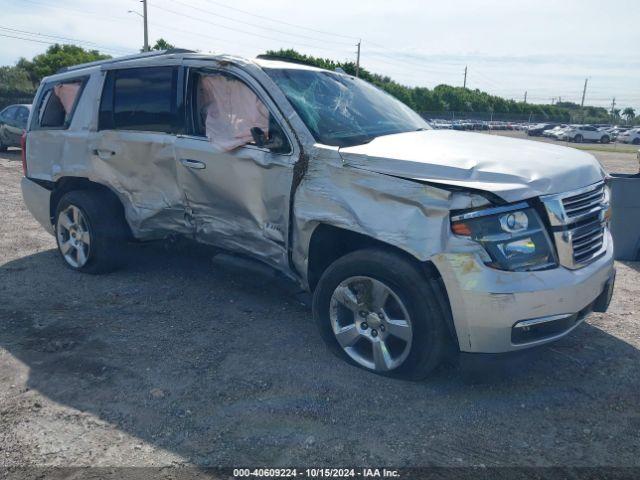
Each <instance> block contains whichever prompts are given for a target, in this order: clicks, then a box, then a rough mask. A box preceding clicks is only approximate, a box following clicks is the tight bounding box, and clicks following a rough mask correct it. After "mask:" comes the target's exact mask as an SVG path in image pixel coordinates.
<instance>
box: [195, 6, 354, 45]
mask: <svg viewBox="0 0 640 480" xmlns="http://www.w3.org/2000/svg"><path fill="white" fill-rule="evenodd" d="M205 1H206V2H207V3H212V4H214V5H218V6H219V7H223V8H228V9H229V10H235V11H236V12H240V13H244V14H245V15H250V16H252V17H256V18H261V19H262V20H269V21H270V22H275V23H278V24H280V25H288V26H289V27H294V28H300V29H302V30H308V31H310V32H316V33H320V34H323V35H330V36H332V37H342V38H348V39H349V40H359V39H358V37H354V36H351V35H343V34H340V33H335V32H327V31H325V30H317V29H313V28H309V27H304V26H302V25H297V24H295V23H289V22H285V21H283V20H282V19H275V18H271V17H267V16H264V15H258V14H257V13H253V12H249V11H247V10H242V9H240V8H236V7H230V6H229V5H225V4H224V3H220V2H216V1H214V0H205Z"/></svg>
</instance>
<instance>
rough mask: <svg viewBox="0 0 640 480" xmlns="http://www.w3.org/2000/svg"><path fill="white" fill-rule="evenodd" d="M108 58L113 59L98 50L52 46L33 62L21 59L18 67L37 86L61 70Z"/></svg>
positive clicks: (70, 46) (73, 46) (71, 46)
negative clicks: (43, 79)
mask: <svg viewBox="0 0 640 480" xmlns="http://www.w3.org/2000/svg"><path fill="white" fill-rule="evenodd" d="M107 58H111V57H110V56H109V55H105V54H102V53H100V52H99V51H97V50H85V49H84V48H82V47H78V46H77V45H59V44H55V45H51V46H50V47H49V48H48V49H47V51H46V52H45V53H42V54H40V55H36V56H35V57H33V60H27V59H26V58H21V59H20V60H19V61H18V63H17V65H16V66H17V67H19V68H22V69H23V70H25V71H26V72H27V75H28V76H29V79H30V80H31V82H32V84H33V85H34V86H35V85H37V84H38V83H40V80H42V78H44V77H46V76H48V75H53V74H54V73H56V72H57V71H58V70H60V69H61V68H64V67H69V66H72V65H78V64H80V63H88V62H94V61H96V60H104V59H107Z"/></svg>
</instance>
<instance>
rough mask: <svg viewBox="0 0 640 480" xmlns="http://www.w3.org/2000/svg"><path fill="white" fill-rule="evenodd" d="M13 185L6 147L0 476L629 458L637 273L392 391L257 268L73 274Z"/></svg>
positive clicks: (202, 262) (0, 247)
mask: <svg viewBox="0 0 640 480" xmlns="http://www.w3.org/2000/svg"><path fill="white" fill-rule="evenodd" d="M612 155H613V156H612ZM621 155H623V156H622V157H619V156H615V154H606V155H603V154H598V156H599V157H600V158H601V159H602V160H603V162H604V164H605V165H606V166H607V167H608V168H612V169H614V170H616V171H617V169H618V168H622V167H624V168H629V169H630V170H629V171H632V170H633V169H634V168H635V166H636V163H635V158H634V157H633V155H630V154H626V156H624V154H621ZM20 177H21V166H20V160H19V152H18V151H17V150H14V151H11V152H10V153H9V154H5V155H3V158H0V192H1V194H0V212H1V216H0V218H2V222H1V223H0V466H5V467H6V466H20V465H22V466H24V465H39V466H44V465H62V466H70V465H74V466H79V465H93V466H152V465H153V466H168V465H197V466H216V465H221V466H249V465H251V466H291V465H299V466H304V465H309V466H346V465H369V466H371V465H377V466H382V465H393V466H434V465H442V466H470V465H487V466H494V465H519V466H524V465H526V466H549V465H562V466H596V465H598V466H602V465H609V466H640V457H639V456H638V452H640V435H639V434H638V432H639V431H640V411H639V405H640V369H639V368H638V365H639V364H640V351H639V348H640V302H639V301H638V297H640V263H618V265H617V267H618V280H617V284H616V290H615V294H614V298H613V303H612V306H611V308H610V311H609V312H608V313H606V314H594V315H592V316H591V317H589V319H588V320H587V321H586V322H585V323H584V324H583V325H582V326H580V327H579V328H578V329H576V331H574V332H573V333H572V334H571V335H569V336H568V337H567V338H565V339H563V340H561V341H559V342H557V343H555V344H553V345H552V346H548V347H544V348H541V349H538V350H535V351H533V352H529V353H528V354H527V355H526V356H525V357H524V358H522V359H519V360H518V361H515V360H514V361H513V363H512V361H508V362H505V363H503V364H500V369H499V372H498V373H493V374H489V373H487V375H486V376H483V381H481V382H473V381H470V379H469V377H468V375H465V374H464V371H463V370H461V369H460V368H458V367H454V366H447V367H443V368H442V369H441V370H440V371H439V372H437V374H436V375H434V376H433V377H432V378H431V379H429V380H428V381H424V382H419V383H412V382H402V381H395V380H390V379H387V378H383V377H379V376H376V375H372V374H369V373H366V372H364V371H362V370H359V369H356V368H354V367H351V366H349V365H347V364H345V363H344V362H342V361H340V360H339V359H337V358H334V357H333V356H332V355H331V354H330V353H329V352H328V351H327V350H326V349H325V347H324V345H323V344H322V342H321V340H320V337H319V336H318V334H317V333H316V331H315V329H314V326H313V325H312V321H311V314H310V311H309V309H308V307H306V306H305V305H304V304H303V303H302V302H301V301H300V298H301V297H300V296H299V295H297V294H296V293H297V290H296V289H295V288H294V287H292V286H291V285H290V284H287V283H286V282H284V281H283V280H280V279H279V278H278V277H276V276H274V275H272V274H270V273H269V272H268V271H265V270H263V269H259V268H255V267H252V268H251V269H250V270H247V269H246V268H244V267H243V266H241V265H239V263H238V262H237V261H231V260H229V259H225V258H222V259H219V258H217V259H212V258H211V257H210V256H206V255H202V254H196V253H194V252H190V251H188V249H185V248H171V249H167V248H166V247H163V246H144V247H136V248H135V249H134V253H135V259H133V260H132V261H131V262H130V264H129V266H128V267H127V268H126V269H125V270H122V271H119V272H116V273H113V274H110V275H107V276H99V277H98V276H86V275H82V274H77V273H74V272H72V271H70V270H69V269H67V268H66V267H65V266H64V265H63V263H62V260H61V259H60V258H59V257H58V254H57V253H56V251H55V250H54V247H55V243H54V239H53V237H51V236H49V235H48V234H47V233H45V232H44V231H43V229H42V228H41V227H40V226H39V225H37V223H36V222H35V220H33V219H32V218H31V216H30V215H29V213H28V212H27V211H26V209H25V207H24V206H23V203H22V199H21V195H20V191H19V180H20Z"/></svg>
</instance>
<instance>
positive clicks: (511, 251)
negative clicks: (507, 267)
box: [498, 238, 536, 259]
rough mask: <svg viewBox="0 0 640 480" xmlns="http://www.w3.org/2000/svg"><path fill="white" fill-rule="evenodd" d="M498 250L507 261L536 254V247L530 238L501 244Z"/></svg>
mask: <svg viewBox="0 0 640 480" xmlns="http://www.w3.org/2000/svg"><path fill="white" fill-rule="evenodd" d="M498 248H500V249H501V250H502V253H503V254H504V256H505V257H507V258H508V259H511V258H513V257H516V256H518V255H533V254H534V253H535V252H536V245H535V243H533V240H532V239H531V238H523V239H522V240H516V241H515V242H510V243H503V244H501V245H498Z"/></svg>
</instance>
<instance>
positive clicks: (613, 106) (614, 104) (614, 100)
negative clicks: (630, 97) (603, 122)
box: [611, 97, 616, 120]
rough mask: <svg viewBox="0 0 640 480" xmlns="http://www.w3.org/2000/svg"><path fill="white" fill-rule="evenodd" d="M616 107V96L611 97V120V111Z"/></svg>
mask: <svg viewBox="0 0 640 480" xmlns="http://www.w3.org/2000/svg"><path fill="white" fill-rule="evenodd" d="M615 109H616V97H613V101H612V102H611V120H613V111H614V110H615Z"/></svg>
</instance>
